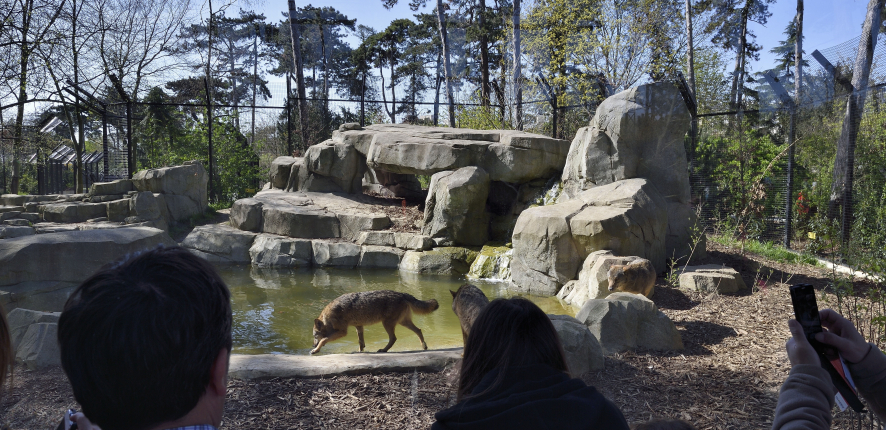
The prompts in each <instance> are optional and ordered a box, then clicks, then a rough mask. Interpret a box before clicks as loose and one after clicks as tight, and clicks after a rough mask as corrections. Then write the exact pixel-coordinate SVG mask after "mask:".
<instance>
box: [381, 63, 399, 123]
mask: <svg viewBox="0 0 886 430" xmlns="http://www.w3.org/2000/svg"><path fill="white" fill-rule="evenodd" d="M394 49H396V48H395V47H394V46H391V50H394ZM390 65H391V124H396V123H397V93H395V92H394V91H395V89H396V88H397V85H395V84H394V83H395V82H397V81H396V80H394V59H393V58H391V61H390ZM381 90H382V91H384V90H385V89H384V88H382V89H381Z"/></svg>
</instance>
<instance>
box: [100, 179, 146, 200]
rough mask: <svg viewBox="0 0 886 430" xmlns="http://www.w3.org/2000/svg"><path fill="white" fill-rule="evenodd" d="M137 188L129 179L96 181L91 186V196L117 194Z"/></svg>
mask: <svg viewBox="0 0 886 430" xmlns="http://www.w3.org/2000/svg"><path fill="white" fill-rule="evenodd" d="M133 190H135V187H134V186H133V185H132V181H131V180H129V179H118V180H116V181H111V182H95V183H93V184H92V185H91V186H90V187H89V195H90V196H117V195H121V194H126V193H128V192H130V191H133Z"/></svg>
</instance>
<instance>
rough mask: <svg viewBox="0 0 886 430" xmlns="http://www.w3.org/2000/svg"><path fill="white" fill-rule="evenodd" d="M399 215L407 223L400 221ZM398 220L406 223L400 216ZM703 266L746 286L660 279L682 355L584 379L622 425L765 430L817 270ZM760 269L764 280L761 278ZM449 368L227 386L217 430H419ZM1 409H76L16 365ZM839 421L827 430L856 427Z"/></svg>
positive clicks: (817, 282)
mask: <svg viewBox="0 0 886 430" xmlns="http://www.w3.org/2000/svg"><path fill="white" fill-rule="evenodd" d="M404 218H406V217H404ZM404 221H405V219H404ZM708 252H709V257H708V259H707V260H706V261H705V262H707V263H717V264H721V263H722V264H725V265H727V266H730V267H734V268H736V269H737V270H739V271H740V272H741V273H742V275H743V277H744V279H745V283H747V284H748V285H749V286H750V285H755V287H754V288H752V289H750V288H749V289H747V290H745V291H744V292H742V293H741V294H737V295H698V294H687V293H684V292H682V291H680V290H677V289H674V288H671V287H669V286H667V285H665V282H664V279H659V283H658V284H657V286H656V293H655V295H654V296H653V301H654V302H655V303H656V304H657V305H658V307H659V308H660V309H661V310H662V311H663V312H665V313H666V314H667V315H668V316H669V317H670V318H671V319H672V320H673V321H674V324H675V325H676V326H677V328H678V330H680V333H681V335H682V338H683V344H684V347H685V349H684V350H682V351H677V352H643V351H639V352H627V353H623V354H618V355H614V356H611V357H607V358H606V367H605V369H604V370H602V371H600V372H596V373H590V374H587V375H585V376H584V378H583V379H584V380H585V381H586V382H587V383H588V384H591V385H594V386H596V387H597V388H598V389H599V390H600V391H601V392H602V393H603V394H604V395H605V396H606V397H607V398H609V399H611V400H612V401H613V402H615V404H616V405H618V406H619V407H620V408H621V410H622V412H623V413H624V415H625V417H626V418H627V420H628V422H630V423H636V422H642V421H646V420H649V419H650V418H680V419H684V420H687V421H689V422H691V423H692V424H694V425H695V426H696V427H698V428H699V429H763V428H769V427H771V425H772V415H773V412H774V410H775V405H776V401H777V398H778V389H779V387H780V386H781V384H782V382H783V381H784V379H785V378H786V377H787V374H788V371H789V368H790V365H789V362H788V359H787V354H786V353H785V350H784V345H785V342H786V341H787V338H788V334H789V332H788V328H787V320H788V319H790V318H791V317H792V315H793V311H792V308H791V303H790V296H789V294H788V284H794V283H799V282H805V283H810V284H813V285H814V286H816V288H823V287H824V286H826V284H827V282H828V277H827V272H826V271H825V270H824V269H820V268H814V267H810V266H799V265H787V264H780V263H775V262H771V261H766V260H763V259H761V258H758V257H755V256H747V255H743V254H742V253H740V252H738V251H737V250H735V249H730V248H726V247H723V246H720V245H718V244H716V243H713V242H709V243H708ZM769 272H771V275H768V273H769ZM763 273H767V276H761V274H763ZM455 378H456V370H455V369H453V368H450V369H446V370H444V371H441V372H437V373H426V372H414V373H394V374H381V375H361V376H339V377H334V378H324V379H298V378H277V379H270V380H259V381H245V380H232V381H231V382H230V384H229V387H228V401H227V404H226V406H225V419H224V423H223V424H222V428H223V429H238V428H250V429H253V428H254V429H307V428H311V429H339V428H340V429H370V428H373V429H374V428H384V429H413V428H427V427H428V426H429V425H430V424H431V423H432V422H433V415H434V413H435V412H437V411H439V410H441V409H444V408H446V407H448V406H449V405H451V404H453V403H454V390H455V387H456V379H455ZM3 394H4V395H3V396H2V401H0V422H2V423H6V424H7V425H8V426H9V428H11V429H50V428H54V426H55V425H56V424H57V423H58V420H59V418H60V417H61V415H62V412H63V411H64V410H65V409H66V408H76V407H77V405H76V403H75V402H74V401H73V398H72V395H71V390H70V387H69V386H68V384H67V380H66V379H65V376H64V374H63V373H62V372H61V370H60V369H50V370H48V371H47V370H42V371H27V370H26V369H24V368H22V367H17V368H16V369H15V374H14V379H13V381H12V384H11V388H10V389H8V390H7V391H6V392H5V393H3ZM854 419H855V416H854V415H850V414H849V413H848V412H844V413H838V414H837V415H836V416H835V422H834V425H833V426H832V428H836V429H848V428H855V421H854Z"/></svg>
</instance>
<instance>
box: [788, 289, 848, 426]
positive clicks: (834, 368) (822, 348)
mask: <svg viewBox="0 0 886 430" xmlns="http://www.w3.org/2000/svg"><path fill="white" fill-rule="evenodd" d="M790 291H791V302H792V303H793V305H794V316H795V317H796V318H797V322H799V323H800V325H801V326H803V333H805V334H806V339H808V340H809V343H810V344H812V347H813V348H815V351H816V352H818V358H819V361H821V367H822V368H824V370H826V371H827V372H828V374H829V375H831V382H833V383H834V387H835V388H837V392H838V396H837V403H838V404H839V403H840V400H841V398H840V396H842V400H844V401H845V402H846V404H848V406H851V407H852V409H854V410H855V411H856V412H864V405H863V404H862V403H861V400H859V399H858V393H856V391H855V389H854V388H852V385H851V384H850V383H849V381H848V380H847V379H846V375H845V373H846V371H845V367H844V365H843V359H842V358H840V354H839V353H837V350H836V349H835V348H833V347H831V346H829V345H825V344H823V343H821V342H819V341H817V340H815V334H816V333H821V332H823V331H824V330H823V329H822V328H821V315H820V314H819V313H818V302H817V301H816V300H815V288H813V287H812V285H809V284H797V285H791V287H790ZM841 409H845V407H843V406H841Z"/></svg>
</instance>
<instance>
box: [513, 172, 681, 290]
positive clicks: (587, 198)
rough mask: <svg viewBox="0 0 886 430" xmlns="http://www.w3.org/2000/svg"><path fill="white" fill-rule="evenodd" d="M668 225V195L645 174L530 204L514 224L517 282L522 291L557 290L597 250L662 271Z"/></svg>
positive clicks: (514, 265) (571, 278) (514, 275)
mask: <svg viewBox="0 0 886 430" xmlns="http://www.w3.org/2000/svg"><path fill="white" fill-rule="evenodd" d="M666 229H667V213H666V205H665V203H664V200H663V199H662V198H661V196H660V195H659V194H658V191H656V190H655V188H654V187H652V186H651V185H650V184H649V183H648V182H647V181H646V180H645V179H628V180H624V181H619V182H615V183H612V184H608V185H604V186H600V187H595V188H592V189H590V190H587V191H583V192H582V193H580V194H579V195H578V196H576V198H574V199H571V200H567V201H565V202H563V203H557V204H554V205H548V206H540V207H534V208H530V209H527V210H525V211H523V213H522V214H520V217H519V218H518V219H517V223H516V225H515V226H514V235H513V238H512V243H513V248H514V258H513V260H512V263H511V264H512V267H511V274H512V280H513V283H514V285H515V286H516V288H517V289H519V290H522V291H526V292H531V293H535V294H542V295H549V296H552V295H555V294H557V292H558V291H559V290H560V287H562V286H563V285H564V284H566V283H567V282H569V281H570V280H573V279H575V278H576V275H577V274H578V269H579V267H580V265H581V262H582V261H584V259H585V258H587V256H588V255H590V254H591V253H592V252H594V251H599V250H611V251H612V252H613V253H614V254H616V255H634V256H639V257H642V258H646V259H648V260H650V261H652V264H653V266H655V268H656V270H657V271H664V270H665V257H666V255H665V231H666Z"/></svg>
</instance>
